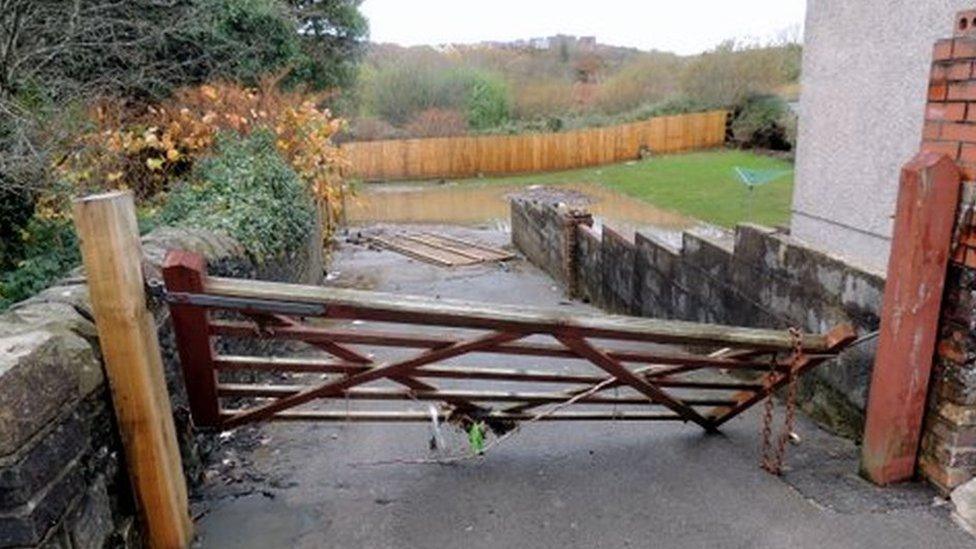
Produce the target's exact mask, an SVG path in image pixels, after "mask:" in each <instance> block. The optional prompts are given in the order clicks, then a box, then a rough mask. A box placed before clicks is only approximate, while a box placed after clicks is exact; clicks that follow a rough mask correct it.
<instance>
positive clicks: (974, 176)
mask: <svg viewBox="0 0 976 549" xmlns="http://www.w3.org/2000/svg"><path fill="white" fill-rule="evenodd" d="M958 167H959V173H960V174H961V175H962V180H963V181H976V164H973V163H970V162H960V163H959V164H958Z"/></svg>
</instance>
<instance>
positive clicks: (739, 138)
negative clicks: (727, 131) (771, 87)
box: [732, 95, 795, 151]
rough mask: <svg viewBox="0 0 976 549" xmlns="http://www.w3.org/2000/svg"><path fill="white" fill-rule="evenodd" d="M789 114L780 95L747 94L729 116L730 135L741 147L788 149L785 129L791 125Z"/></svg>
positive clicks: (788, 138) (787, 134) (790, 145)
mask: <svg viewBox="0 0 976 549" xmlns="http://www.w3.org/2000/svg"><path fill="white" fill-rule="evenodd" d="M792 116H793V115H792V112H791V111H790V108H789V106H788V105H787V104H786V102H785V101H783V99H781V98H780V97H777V96H774V95H757V96H753V97H750V98H748V99H747V100H746V101H745V102H744V103H743V104H742V106H741V107H739V108H737V109H736V113H735V118H734V119H733V120H732V137H733V139H734V140H735V142H736V143H738V144H739V145H740V146H744V147H760V148H765V149H773V150H781V151H788V150H791V149H792V144H791V142H790V136H789V132H790V131H791V130H790V128H791V126H792V125H793V123H792V122H791V121H790V118H791V117H792ZM793 131H795V130H793Z"/></svg>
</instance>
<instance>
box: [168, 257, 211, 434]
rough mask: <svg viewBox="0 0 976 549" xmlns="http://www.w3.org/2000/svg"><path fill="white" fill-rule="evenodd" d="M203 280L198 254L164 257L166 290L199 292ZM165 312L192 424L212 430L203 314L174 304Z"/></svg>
mask: <svg viewBox="0 0 976 549" xmlns="http://www.w3.org/2000/svg"><path fill="white" fill-rule="evenodd" d="M206 277H207V260H206V259H205V258H204V257H203V256H202V255H200V254H196V253H192V252H187V251H184V250H172V251H170V252H169V253H168V254H166V259H165V261H164V262H163V280H164V281H165V282H166V290H167V291H169V292H188V293H202V292H203V286H204V281H205V280H206ZM169 310H170V316H171V317H172V319H173V332H174V333H175V334H176V348H177V350H178V351H179V354H180V365H181V366H182V370H183V380H184V381H185V383H186V393H187V398H188V399H189V401H190V413H191V414H192V415H193V423H194V424H195V425H196V426H198V427H216V426H217V425H218V424H219V423H220V410H219V407H218V405H217V380H216V377H215V374H214V367H213V344H212V343H211V340H210V333H209V328H208V326H207V324H208V323H207V311H206V309H204V308H202V307H196V306H193V305H184V304H177V303H172V304H170V308H169Z"/></svg>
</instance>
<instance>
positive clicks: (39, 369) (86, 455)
mask: <svg viewBox="0 0 976 549" xmlns="http://www.w3.org/2000/svg"><path fill="white" fill-rule="evenodd" d="M142 245H143V252H144V261H143V269H144V272H145V273H146V276H147V277H149V278H160V266H161V265H162V261H163V258H164V257H165V254H166V252H167V250H169V249H174V248H182V249H186V250H192V251H195V252H198V253H201V254H203V255H204V256H206V257H207V259H208V263H209V266H210V268H209V270H210V273H211V274H214V275H221V276H234V277H245V278H247V277H253V278H261V279H267V280H280V281H292V282H304V283H317V282H319V281H320V280H321V276H322V251H321V250H322V247H321V233H320V232H319V231H313V235H311V236H310V237H309V239H308V243H307V245H306V246H305V247H304V248H303V249H302V251H300V252H298V253H294V254H290V255H287V256H282V257H280V258H279V259H277V260H274V261H268V262H265V263H263V264H261V265H258V264H256V263H255V262H254V261H252V260H251V258H250V256H249V254H248V253H247V250H245V249H244V248H243V247H242V246H241V245H240V244H238V243H237V242H236V241H235V240H234V239H232V238H230V237H227V236H225V235H221V234H215V233H211V232H208V231H202V230H185V229H173V228H161V229H158V230H155V231H153V232H151V233H149V234H148V235H146V236H145V237H143V239H142ZM82 274H83V273H82V272H81V270H80V269H79V270H77V271H76V272H75V273H73V275H74V277H73V278H69V279H68V280H67V281H65V282H64V283H61V284H58V285H56V286H54V287H51V288H48V289H47V290H45V291H44V292H42V293H40V294H39V295H37V296H35V297H33V298H31V299H28V300H26V301H23V302H21V303H18V304H16V305H14V306H13V307H12V308H11V309H10V310H9V311H7V312H6V313H4V314H2V315H0V547H35V546H43V547H68V548H79V549H80V548H85V549H90V548H97V547H104V546H107V545H108V546H123V547H131V546H139V545H141V544H140V539H139V533H138V528H137V525H136V519H135V517H136V510H135V509H134V504H133V499H132V495H131V490H130V486H129V482H128V478H127V476H126V471H125V467H124V464H123V463H122V459H123V455H124V453H123V449H122V446H121V443H120V440H119V438H118V431H117V430H116V428H115V415H114V411H113V408H112V403H111V400H110V395H109V391H108V387H107V384H106V380H105V375H104V372H103V367H102V364H101V362H100V352H99V346H98V338H97V335H96V331H95V325H94V324H93V323H92V321H91V319H92V314H91V307H90V304H89V301H88V292H87V286H85V284H84V282H83V277H82ZM150 308H151V310H152V313H153V316H154V317H155V320H156V325H157V326H158V328H159V340H160V347H161V349H162V353H163V360H164V366H165V369H166V372H165V373H166V382H167V387H168V389H169V393H170V397H171V401H172V403H173V413H174V416H175V418H176V426H177V430H178V436H179V438H180V446H181V454H182V456H183V465H184V470H185V471H186V474H187V478H188V481H189V482H190V483H191V484H193V483H194V482H195V481H196V479H197V478H198V477H199V475H200V474H201V473H202V470H203V465H204V460H205V457H206V453H207V450H208V444H207V441H208V439H207V438H203V437H197V436H195V435H194V434H193V432H192V428H191V427H192V426H191V424H190V421H189V413H188V411H187V407H186V402H187V401H186V390H185V387H184V386H183V380H182V375H181V373H180V369H179V368H180V367H179V359H178V357H177V355H176V350H175V345H174V341H173V333H172V328H171V323H170V322H169V318H168V317H169V312H168V309H167V308H166V307H165V305H163V304H161V303H158V302H151V303H150Z"/></svg>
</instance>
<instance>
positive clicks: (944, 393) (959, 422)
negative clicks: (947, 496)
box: [919, 10, 976, 492]
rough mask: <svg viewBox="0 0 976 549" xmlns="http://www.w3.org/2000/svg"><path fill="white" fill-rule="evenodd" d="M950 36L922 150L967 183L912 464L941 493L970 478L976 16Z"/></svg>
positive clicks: (973, 449) (974, 390)
mask: <svg viewBox="0 0 976 549" xmlns="http://www.w3.org/2000/svg"><path fill="white" fill-rule="evenodd" d="M954 29H955V30H954V36H953V38H948V39H944V40H939V41H938V42H936V44H935V53H934V61H933V63H932V73H931V80H930V82H929V103H928V106H927V108H926V116H925V119H926V122H925V129H924V132H923V134H924V135H923V143H922V148H923V150H931V151H936V152H941V153H945V154H948V155H949V156H950V157H951V158H954V159H956V160H957V162H958V164H959V167H960V169H961V171H962V174H963V180H964V181H966V183H964V187H963V194H962V200H961V201H960V203H961V206H960V211H959V220H958V222H957V227H956V238H955V244H954V249H953V253H952V257H951V261H950V265H949V271H948V275H947V278H946V282H945V292H944V301H943V307H942V312H941V316H940V325H939V342H938V345H937V352H936V360H935V363H934V374H933V376H934V377H933V382H932V385H931V390H930V394H929V406H928V410H927V414H926V420H925V427H924V431H923V436H922V444H921V449H920V450H921V451H920V458H919V466H920V469H921V472H922V475H923V476H925V477H926V478H928V479H929V480H930V481H931V482H932V483H934V484H935V485H936V486H937V487H939V488H940V489H941V490H942V491H944V492H948V491H950V490H952V489H953V488H955V487H956V486H958V485H960V484H962V483H964V482H966V481H967V480H969V479H970V478H972V477H973V476H974V475H976V336H974V331H976V230H974V227H973V222H972V216H971V215H970V205H971V204H972V202H973V197H974V192H973V183H972V182H973V180H974V179H976V69H974V66H976V10H970V11H965V12H960V13H959V14H957V15H956V19H955V21H954Z"/></svg>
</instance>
